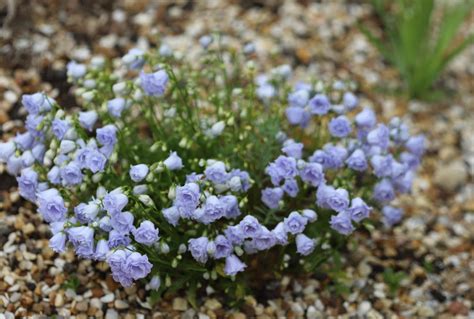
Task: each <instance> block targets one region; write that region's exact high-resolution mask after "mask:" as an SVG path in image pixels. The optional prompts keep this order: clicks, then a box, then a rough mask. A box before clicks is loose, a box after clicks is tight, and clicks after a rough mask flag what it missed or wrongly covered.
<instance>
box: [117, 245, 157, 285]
mask: <svg viewBox="0 0 474 319" xmlns="http://www.w3.org/2000/svg"><path fill="white" fill-rule="evenodd" d="M124 268H125V271H126V272H127V273H128V274H129V275H130V276H131V277H132V278H133V279H134V280H138V279H141V278H145V277H146V276H147V275H148V274H149V273H150V271H151V269H152V268H153V265H152V264H151V263H150V262H149V261H148V257H147V256H146V255H141V254H140V253H137V252H134V253H131V254H130V255H129V256H128V257H127V261H126V263H125V267H124Z"/></svg>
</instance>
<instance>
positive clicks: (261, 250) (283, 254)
mask: <svg viewBox="0 0 474 319" xmlns="http://www.w3.org/2000/svg"><path fill="white" fill-rule="evenodd" d="M212 40H213V39H212V37H204V38H202V39H201V41H200V42H201V45H202V47H203V48H202V49H201V51H200V53H199V54H198V55H197V56H194V57H193V58H192V61H187V60H186V58H185V56H184V55H183V54H181V53H179V52H173V51H172V50H171V49H170V48H169V47H167V46H166V45H162V46H161V48H160V49H159V52H156V53H154V52H153V53H145V52H143V51H141V50H139V49H132V50H130V51H129V52H128V53H127V54H126V55H125V56H124V57H123V58H122V59H119V60H116V61H112V62H107V61H105V60H104V59H103V58H100V57H96V58H93V59H92V61H91V63H90V64H89V65H87V66H86V65H84V64H78V63H76V62H71V63H69V64H68V66H67V72H68V77H69V79H70V81H71V82H72V83H74V86H75V94H76V95H77V97H78V101H79V104H80V105H81V106H80V109H79V110H78V111H76V112H66V111H65V110H63V109H62V108H61V107H60V105H59V104H58V103H57V102H56V101H54V100H53V99H52V98H50V97H48V96H46V95H45V94H44V93H41V92H40V93H35V94H31V95H24V96H23V98H22V103H23V106H24V107H25V108H26V110H27V112H28V116H27V118H26V122H25V126H26V131H25V132H24V133H21V134H18V135H17V136H16V137H15V138H13V139H12V140H10V141H7V142H4V143H1V144H0V161H1V162H3V163H6V168H7V171H8V172H9V173H10V174H12V175H15V176H17V180H18V184H19V190H20V194H21V195H22V196H23V197H24V198H25V199H27V200H29V201H32V202H34V203H36V205H37V206H38V212H39V213H40V214H41V215H42V217H43V219H44V220H45V221H46V222H47V223H49V224H50V226H51V231H52V237H51V240H50V246H51V248H52V249H53V250H54V251H56V252H59V253H61V252H64V251H65V250H66V249H67V246H68V245H69V246H72V247H73V249H74V250H75V252H76V254H77V255H78V256H79V257H82V258H88V259H93V260H99V261H105V262H106V263H107V264H108V265H109V266H110V269H111V272H112V276H113V278H114V279H115V280H116V281H118V282H120V283H121V284H122V285H123V286H125V287H128V286H131V285H133V284H134V282H135V281H137V280H140V279H146V280H147V282H148V286H147V287H148V288H149V289H152V290H156V291H158V293H160V294H161V293H162V292H164V291H166V290H175V289H179V288H186V290H187V291H188V293H189V294H191V295H192V294H194V293H195V291H196V289H197V288H199V287H201V286H202V285H203V283H205V282H207V284H209V285H211V286H213V287H220V288H221V289H223V290H225V291H226V292H227V293H228V294H231V295H236V296H237V297H241V296H242V295H243V293H244V286H245V280H243V278H244V276H245V274H246V273H251V272H252V269H254V268H257V269H258V268H260V267H259V264H258V262H259V259H258V256H259V255H264V256H265V258H266V259H269V260H271V261H272V262H271V266H272V267H274V268H273V269H270V268H266V271H268V272H269V273H272V272H273V273H282V272H284V271H285V270H286V269H289V268H293V269H294V268H295V267H297V268H298V269H303V270H305V271H308V272H311V271H314V270H316V268H317V267H318V265H320V263H321V262H322V261H324V260H326V259H328V258H330V256H331V254H332V252H334V251H336V250H337V249H338V246H337V243H339V242H341V240H343V239H344V238H345V237H346V236H348V235H349V234H351V233H352V232H353V231H354V230H355V228H356V227H358V226H360V225H365V226H366V227H369V226H370V225H371V223H374V222H375V223H376V222H377V220H379V219H381V221H382V222H383V224H385V225H386V226H392V225H394V224H396V223H397V222H399V221H400V219H401V218H402V214H403V213H402V210H401V209H400V208H397V207H395V206H391V204H390V203H391V202H392V201H393V200H394V199H395V198H396V196H397V194H400V193H409V192H410V189H411V185H412V181H413V178H414V176H415V171H416V169H417V167H418V166H419V163H420V158H421V156H422V155H423V152H424V149H425V147H424V138H423V136H410V135H409V132H408V128H407V126H406V125H405V124H404V123H403V122H402V121H401V120H400V119H399V118H394V119H392V120H391V121H390V122H389V123H388V124H383V123H378V122H377V120H376V116H375V113H374V111H373V110H371V109H370V108H367V107H366V108H360V107H359V101H358V99H357V97H356V96H355V95H354V94H353V93H352V92H351V87H352V86H351V85H350V84H347V83H342V82H335V83H334V84H332V85H330V86H325V85H323V84H322V83H321V82H319V81H309V82H307V83H306V82H297V83H296V84H294V85H293V84H291V81H290V79H291V68H290V67H289V66H287V65H283V66H279V67H277V68H275V69H274V70H272V72H270V74H269V75H257V72H256V68H255V64H254V62H253V61H251V59H252V54H253V50H254V47H253V46H252V45H247V46H245V48H244V50H243V52H242V53H241V52H238V51H237V50H236V49H232V48H223V47H222V46H221V45H220V44H217V43H213V41H212ZM245 59H247V60H248V61H247V62H245ZM379 215H380V216H381V218H379V217H378V216H379ZM371 219H372V221H371ZM239 276H242V278H241V279H240V278H239ZM236 278H237V280H236Z"/></svg>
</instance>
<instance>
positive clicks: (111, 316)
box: [105, 309, 119, 319]
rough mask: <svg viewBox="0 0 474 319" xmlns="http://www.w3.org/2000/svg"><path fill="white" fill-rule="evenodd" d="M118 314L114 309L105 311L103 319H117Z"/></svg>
mask: <svg viewBox="0 0 474 319" xmlns="http://www.w3.org/2000/svg"><path fill="white" fill-rule="evenodd" d="M118 318H119V314H118V312H117V310H115V309H107V312H106V313H105V319H118Z"/></svg>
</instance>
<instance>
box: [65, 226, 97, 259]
mask: <svg viewBox="0 0 474 319" xmlns="http://www.w3.org/2000/svg"><path fill="white" fill-rule="evenodd" d="M67 233H68V237H69V241H70V242H71V243H72V244H73V246H74V249H75V250H76V254H77V255H78V256H80V257H85V258H90V257H92V255H93V254H94V229H92V228H91V227H88V226H79V227H71V228H69V229H68V231H67Z"/></svg>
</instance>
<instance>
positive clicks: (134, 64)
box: [122, 48, 145, 70]
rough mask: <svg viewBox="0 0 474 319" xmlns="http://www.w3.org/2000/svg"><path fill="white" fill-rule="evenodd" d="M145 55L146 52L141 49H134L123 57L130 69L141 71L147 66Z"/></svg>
mask: <svg viewBox="0 0 474 319" xmlns="http://www.w3.org/2000/svg"><path fill="white" fill-rule="evenodd" d="M144 55H145V52H143V51H142V50H141V49H138V48H132V49H130V50H129V51H128V52H127V54H125V55H124V56H123V57H122V61H123V62H124V63H125V64H126V65H127V66H128V67H130V69H134V70H136V69H141V68H142V67H143V65H144V64H145V59H144V58H143V56H144Z"/></svg>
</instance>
